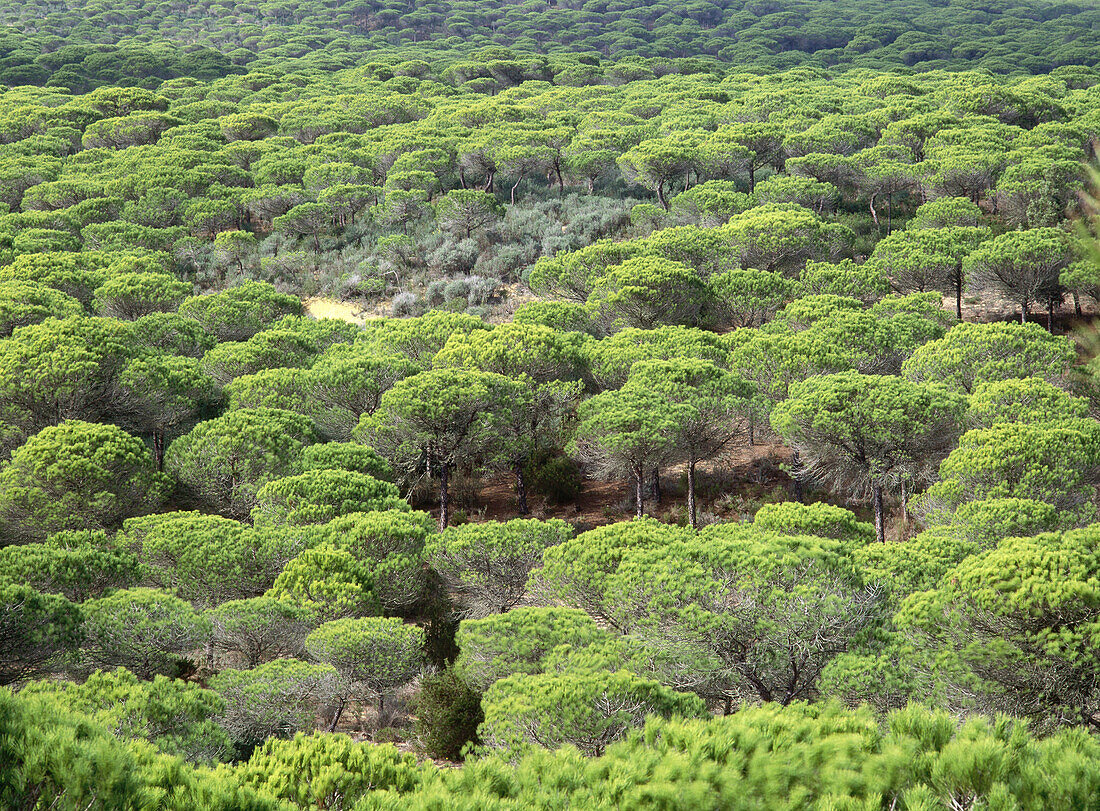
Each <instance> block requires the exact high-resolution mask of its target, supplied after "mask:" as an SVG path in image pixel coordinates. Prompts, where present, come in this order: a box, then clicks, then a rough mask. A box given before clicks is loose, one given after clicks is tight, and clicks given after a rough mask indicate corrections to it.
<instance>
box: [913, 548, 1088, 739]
mask: <svg viewBox="0 0 1100 811" xmlns="http://www.w3.org/2000/svg"><path fill="white" fill-rule="evenodd" d="M1095 533H1096V530H1095V529H1094V528H1088V529H1082V530H1075V531H1072V532H1065V533H1060V534H1046V535H1039V536H1035V537H1030V538H1010V539H1008V540H1005V541H1002V542H1001V543H1000V545H999V546H997V548H995V549H992V550H989V551H987V552H985V553H984V554H981V555H975V556H972V557H969V558H966V559H965V560H963V561H961V562H960V563H959V564H958V566H956V567H955V568H954V569H953V570H951V572H949V573H948V575H946V576H945V577H944V578H943V579H942V580H941V581H940V584H939V586H938V587H937V588H936V589H934V590H932V591H928V592H922V593H918V594H914V595H913V596H912V597H910V598H909V599H908V600H906V601H905V603H904V604H903V605H902V606H901V608H900V610H899V612H898V616H897V622H898V624H899V625H900V626H901V627H903V628H908V629H912V631H914V632H915V633H916V634H917V635H918V640H919V642H920V643H921V644H923V645H926V646H929V645H931V646H934V649H935V650H946V651H947V652H948V654H949V655H950V657H943V660H942V661H943V665H942V666H941V668H940V671H938V672H937V674H936V676H937V678H938V679H940V680H942V681H943V682H946V683H947V685H960V686H963V685H965V686H966V688H967V689H966V690H965V691H963V692H958V691H949V692H950V693H952V694H953V695H956V696H959V697H960V698H961V696H962V695H963V694H964V692H968V693H969V694H970V695H971V696H972V697H973V698H972V701H973V706H974V707H975V708H977V709H980V710H983V711H988V710H997V711H1011V712H1014V713H1017V714H1019V715H1022V716H1025V717H1029V718H1034V719H1035V721H1036V723H1038V724H1040V725H1042V726H1046V727H1050V726H1057V725H1060V724H1066V723H1079V722H1080V719H1081V718H1083V717H1088V716H1090V715H1091V714H1092V713H1093V712H1094V711H1095V710H1094V709H1093V708H1094V705H1095V702H1096V686H1095V678H1096V676H1095V673H1096V665H1095V661H1094V659H1095V648H1094V646H1093V642H1092V640H1093V639H1094V635H1095V633H1096V605H1097V600H1096V596H1095V594H1094V593H1093V592H1094V590H1095V582H1096V577H1095V574H1094V572H1095V570H1096V565H1097V556H1096V537H1095ZM953 665H955V666H953ZM956 700H958V699H956ZM964 701H965V700H964Z"/></svg>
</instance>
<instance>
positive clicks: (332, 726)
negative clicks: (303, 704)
mask: <svg viewBox="0 0 1100 811" xmlns="http://www.w3.org/2000/svg"><path fill="white" fill-rule="evenodd" d="M347 703H348V701H347V699H346V698H344V697H343V696H340V703H338V704H337V705H336V712H334V713H333V714H332V721H331V723H329V725H328V731H329V732H335V731H336V725H337V724H338V723H340V716H341V715H343V714H344V707H345V706H346V705H347Z"/></svg>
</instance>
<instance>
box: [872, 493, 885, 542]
mask: <svg viewBox="0 0 1100 811" xmlns="http://www.w3.org/2000/svg"><path fill="white" fill-rule="evenodd" d="M872 493H873V496H874V502H875V537H876V538H878V542H879V543H886V523H885V519H884V517H883V514H882V485H881V484H875V485H874V486H873V487H872Z"/></svg>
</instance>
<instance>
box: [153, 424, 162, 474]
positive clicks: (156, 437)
mask: <svg viewBox="0 0 1100 811" xmlns="http://www.w3.org/2000/svg"><path fill="white" fill-rule="evenodd" d="M153 457H154V458H155V459H156V460H157V470H164V430H163V429H162V428H154V429H153Z"/></svg>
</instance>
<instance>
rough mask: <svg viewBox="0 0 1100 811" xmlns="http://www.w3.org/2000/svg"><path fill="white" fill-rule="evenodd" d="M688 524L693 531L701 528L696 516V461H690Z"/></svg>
mask: <svg viewBox="0 0 1100 811" xmlns="http://www.w3.org/2000/svg"><path fill="white" fill-rule="evenodd" d="M688 523H689V524H690V525H691V528H692V529H698V528H699V522H698V520H697V519H696V516H695V460H694V459H690V460H688Z"/></svg>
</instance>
